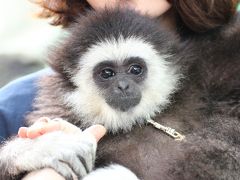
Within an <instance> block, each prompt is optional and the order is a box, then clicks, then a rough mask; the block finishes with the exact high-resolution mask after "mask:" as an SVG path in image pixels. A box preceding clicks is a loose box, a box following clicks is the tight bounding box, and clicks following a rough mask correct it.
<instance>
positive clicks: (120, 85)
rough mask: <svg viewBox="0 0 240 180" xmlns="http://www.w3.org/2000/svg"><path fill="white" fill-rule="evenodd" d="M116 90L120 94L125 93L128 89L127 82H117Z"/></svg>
mask: <svg viewBox="0 0 240 180" xmlns="http://www.w3.org/2000/svg"><path fill="white" fill-rule="evenodd" d="M118 89H119V90H120V91H121V92H125V91H126V90H128V89H129V83H128V82H127V81H118Z"/></svg>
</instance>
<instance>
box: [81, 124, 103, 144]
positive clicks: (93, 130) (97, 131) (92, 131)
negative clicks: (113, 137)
mask: <svg viewBox="0 0 240 180" xmlns="http://www.w3.org/2000/svg"><path fill="white" fill-rule="evenodd" d="M106 132H107V130H106V128H105V127H104V126H102V125H93V126H91V127H89V128H87V129H86V130H85V131H83V135H91V136H92V137H93V138H94V139H95V140H96V142H98V141H99V140H100V139H101V138H102V137H103V136H104V135H105V134H106Z"/></svg>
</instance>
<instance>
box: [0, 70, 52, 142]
mask: <svg viewBox="0 0 240 180" xmlns="http://www.w3.org/2000/svg"><path fill="white" fill-rule="evenodd" d="M47 73H51V70H50V69H44V70H42V71H39V72H36V73H33V74H30V75H27V76H24V77H22V78H19V79H17V80H15V81H13V82H11V83H9V84H8V85H6V86H5V87H3V88H1V89H0V142H2V141H3V140H5V139H6V138H8V137H10V136H12V135H15V134H16V133H17V131H18V129H19V127H21V126H23V125H24V116H25V115H26V114H27V113H28V112H30V111H32V102H33V99H34V97H35V95H36V92H37V86H36V81H37V80H38V78H39V77H41V76H42V75H45V74H47Z"/></svg>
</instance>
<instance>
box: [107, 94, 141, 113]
mask: <svg viewBox="0 0 240 180" xmlns="http://www.w3.org/2000/svg"><path fill="white" fill-rule="evenodd" d="M140 101H141V97H132V96H121V97H118V98H113V99H108V100H107V101H106V102H107V104H108V105H109V106H111V107H112V108H114V109H117V110H120V111H122V112H127V111H129V110H131V109H132V108H134V107H135V106H137V105H138V104H139V103H140Z"/></svg>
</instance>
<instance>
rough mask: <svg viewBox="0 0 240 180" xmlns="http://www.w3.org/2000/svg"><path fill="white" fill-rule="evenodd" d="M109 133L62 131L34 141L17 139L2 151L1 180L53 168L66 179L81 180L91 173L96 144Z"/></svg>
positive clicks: (94, 129)
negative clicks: (80, 179) (75, 177)
mask: <svg viewBox="0 0 240 180" xmlns="http://www.w3.org/2000/svg"><path fill="white" fill-rule="evenodd" d="M105 133H106V129H105V128H104V127H103V126H101V125H94V126H91V127H90V128H88V129H86V130H85V131H83V132H82V133H77V134H76V133H64V132H61V131H56V132H50V133H46V134H44V135H42V136H39V137H37V138H35V139H29V138H16V139H14V140H12V141H9V142H7V143H6V144H5V145H4V146H3V147H2V148H1V151H0V169H1V171H2V172H1V174H0V179H10V178H11V177H14V176H15V177H16V176H18V175H20V174H22V173H28V172H31V171H35V170H38V169H42V168H46V167H48V168H52V169H54V170H55V171H56V172H58V173H59V174H60V175H62V176H63V177H64V178H65V179H72V178H73V177H74V176H75V175H76V176H77V177H78V178H81V177H83V176H85V175H87V174H88V173H89V172H91V171H92V169H93V166H94V163H95V155H96V147H97V140H99V139H100V138H101V137H102V136H103V135H104V134H105Z"/></svg>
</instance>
